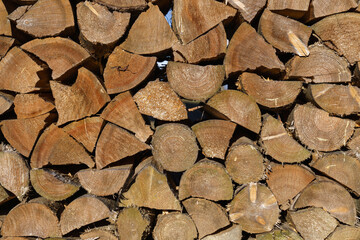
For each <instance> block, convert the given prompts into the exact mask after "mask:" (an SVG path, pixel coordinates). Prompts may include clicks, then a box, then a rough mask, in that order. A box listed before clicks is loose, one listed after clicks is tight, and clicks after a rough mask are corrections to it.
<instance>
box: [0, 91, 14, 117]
mask: <svg viewBox="0 0 360 240" xmlns="http://www.w3.org/2000/svg"><path fill="white" fill-rule="evenodd" d="M13 104H14V96H12V95H10V94H7V93H3V92H0V115H1V114H3V113H5V112H6V111H7V110H9V109H10V108H11V106H12V105H13Z"/></svg>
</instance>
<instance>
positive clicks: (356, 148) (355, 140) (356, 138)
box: [347, 128, 360, 154]
mask: <svg viewBox="0 0 360 240" xmlns="http://www.w3.org/2000/svg"><path fill="white" fill-rule="evenodd" d="M347 147H348V148H349V149H350V151H351V152H354V153H355V154H356V153H360V129H359V128H357V129H355V131H354V134H353V135H352V137H351V139H350V141H349V142H348V143H347Z"/></svg>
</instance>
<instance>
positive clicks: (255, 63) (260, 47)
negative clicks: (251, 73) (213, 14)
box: [224, 23, 285, 76]
mask: <svg viewBox="0 0 360 240" xmlns="http://www.w3.org/2000/svg"><path fill="white" fill-rule="evenodd" d="M249 39H251V41H249ZM224 65H225V72H226V76H229V75H231V74H235V73H238V72H243V71H246V70H259V71H261V72H273V73H278V72H279V71H283V70H285V66H284V64H283V63H282V62H281V61H280V60H279V58H278V57H277V56H276V53H275V49H274V48H273V47H272V46H271V45H270V44H268V43H266V42H265V40H264V39H263V38H262V37H261V36H260V35H259V34H258V33H257V32H256V30H255V29H254V28H253V27H252V26H251V25H250V24H248V23H243V24H241V25H240V27H239V28H238V29H237V30H236V32H235V33H234V35H233V37H232V38H231V40H230V43H229V46H228V49H227V51H226V56H225V60H224Z"/></svg>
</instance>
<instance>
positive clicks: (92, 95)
mask: <svg viewBox="0 0 360 240" xmlns="http://www.w3.org/2000/svg"><path fill="white" fill-rule="evenodd" d="M50 87H51V91H52V93H53V95H54V98H55V106H56V110H57V112H58V113H59V119H58V121H57V125H62V124H64V123H67V122H70V121H73V120H78V119H81V118H83V117H87V116H91V115H93V114H96V113H97V112H98V111H99V110H100V109H101V108H102V107H103V106H104V105H105V104H106V103H107V102H108V101H110V97H109V95H107V93H106V91H105V89H104V88H103V87H102V85H101V83H100V82H99V80H98V79H97V77H96V76H95V75H94V74H93V73H92V72H90V71H89V70H87V69H86V68H80V69H79V71H78V76H77V78H76V82H75V83H74V84H73V85H72V86H68V85H64V84H61V83H58V82H55V81H51V82H50Z"/></svg>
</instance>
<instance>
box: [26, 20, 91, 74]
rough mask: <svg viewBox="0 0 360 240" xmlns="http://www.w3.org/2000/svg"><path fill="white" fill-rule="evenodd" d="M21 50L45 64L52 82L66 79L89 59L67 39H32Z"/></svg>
mask: <svg viewBox="0 0 360 240" xmlns="http://www.w3.org/2000/svg"><path fill="white" fill-rule="evenodd" d="M40 15H42V14H40ZM21 48H22V49H24V50H25V51H28V52H30V53H32V54H34V55H36V56H37V57H38V58H40V59H41V60H42V61H44V62H46V64H47V65H48V66H49V67H50V69H51V70H52V75H51V76H52V79H53V80H60V78H61V79H66V78H67V77H69V76H70V75H71V74H72V73H74V72H75V70H76V68H77V67H78V66H79V65H80V64H82V63H84V62H85V61H86V60H88V59H89V58H90V54H89V53H88V52H87V51H86V50H85V49H84V48H82V47H81V46H80V45H79V44H77V43H75V42H73V41H72V40H70V39H67V38H60V37H56V38H44V39H34V40H32V41H30V42H27V43H25V44H24V45H22V46H21ZM54 56H56V57H54Z"/></svg>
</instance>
